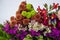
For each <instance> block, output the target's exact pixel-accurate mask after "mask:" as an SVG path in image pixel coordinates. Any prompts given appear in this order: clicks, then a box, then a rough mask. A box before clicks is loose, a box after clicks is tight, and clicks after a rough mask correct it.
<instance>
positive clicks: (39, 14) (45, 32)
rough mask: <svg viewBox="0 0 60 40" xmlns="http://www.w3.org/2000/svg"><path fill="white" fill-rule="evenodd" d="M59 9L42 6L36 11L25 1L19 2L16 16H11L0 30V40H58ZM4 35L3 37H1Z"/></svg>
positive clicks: (59, 26)
mask: <svg viewBox="0 0 60 40" xmlns="http://www.w3.org/2000/svg"><path fill="white" fill-rule="evenodd" d="M59 8H60V6H59V4H58V3H57V4H55V3H53V5H50V6H49V8H48V5H47V4H44V8H43V9H41V8H40V6H38V8H37V11H35V10H34V7H33V5H32V4H30V3H26V1H23V2H21V4H20V5H19V8H18V10H17V11H16V16H15V17H14V16H11V17H10V21H6V22H5V23H4V25H2V27H1V28H0V34H2V37H1V38H2V39H1V38H0V39H1V40H5V39H6V40H60V11H59V10H58V9H59ZM1 32H2V33H1ZM3 34H4V35H3ZM3 36H4V37H3Z"/></svg>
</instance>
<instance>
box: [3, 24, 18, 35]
mask: <svg viewBox="0 0 60 40" xmlns="http://www.w3.org/2000/svg"><path fill="white" fill-rule="evenodd" d="M3 30H4V31H5V32H7V33H8V34H16V32H17V30H18V27H17V26H14V28H10V25H9V24H6V25H5V26H4V28H3Z"/></svg>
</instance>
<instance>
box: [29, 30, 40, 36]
mask: <svg viewBox="0 0 60 40" xmlns="http://www.w3.org/2000/svg"><path fill="white" fill-rule="evenodd" d="M30 35H31V36H40V33H39V32H36V31H34V30H31V31H30Z"/></svg>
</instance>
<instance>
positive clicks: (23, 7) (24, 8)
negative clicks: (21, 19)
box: [19, 1, 27, 13]
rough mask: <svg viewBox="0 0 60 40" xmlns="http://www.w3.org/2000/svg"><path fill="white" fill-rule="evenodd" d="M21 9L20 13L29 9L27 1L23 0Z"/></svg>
mask: <svg viewBox="0 0 60 40" xmlns="http://www.w3.org/2000/svg"><path fill="white" fill-rule="evenodd" d="M19 11H20V13H21V12H22V11H27V9H26V2H25V1H23V2H21V5H20V6H19Z"/></svg>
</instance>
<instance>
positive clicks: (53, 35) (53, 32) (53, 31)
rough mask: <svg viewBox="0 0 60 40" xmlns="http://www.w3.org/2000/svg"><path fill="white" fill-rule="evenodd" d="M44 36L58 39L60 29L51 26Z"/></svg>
mask: <svg viewBox="0 0 60 40" xmlns="http://www.w3.org/2000/svg"><path fill="white" fill-rule="evenodd" d="M46 36H47V37H51V38H53V39H58V38H59V36H60V30H58V29H56V28H52V29H51V33H47V34H46Z"/></svg>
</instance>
